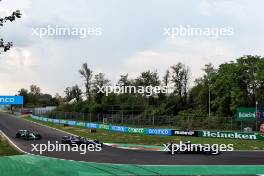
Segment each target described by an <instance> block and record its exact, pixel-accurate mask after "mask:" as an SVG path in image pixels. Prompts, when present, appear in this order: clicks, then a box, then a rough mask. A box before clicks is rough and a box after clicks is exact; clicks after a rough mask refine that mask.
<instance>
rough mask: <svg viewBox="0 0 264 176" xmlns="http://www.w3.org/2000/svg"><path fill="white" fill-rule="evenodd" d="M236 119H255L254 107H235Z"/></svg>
mask: <svg viewBox="0 0 264 176" xmlns="http://www.w3.org/2000/svg"><path fill="white" fill-rule="evenodd" d="M236 120H237V121H256V108H237V111H236Z"/></svg>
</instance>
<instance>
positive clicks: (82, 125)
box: [76, 122, 85, 127]
mask: <svg viewBox="0 0 264 176" xmlns="http://www.w3.org/2000/svg"><path fill="white" fill-rule="evenodd" d="M76 126H81V127H85V122H76Z"/></svg>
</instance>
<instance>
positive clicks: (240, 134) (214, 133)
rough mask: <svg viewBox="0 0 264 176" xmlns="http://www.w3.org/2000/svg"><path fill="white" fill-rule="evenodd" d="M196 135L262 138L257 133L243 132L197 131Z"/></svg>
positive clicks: (249, 138)
mask: <svg viewBox="0 0 264 176" xmlns="http://www.w3.org/2000/svg"><path fill="white" fill-rule="evenodd" d="M198 136H199V137H211V138H228V139H248V140H263V137H262V136H261V135H259V134H258V133H243V132H225V131H198Z"/></svg>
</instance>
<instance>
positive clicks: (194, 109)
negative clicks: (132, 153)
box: [19, 55, 264, 129]
mask: <svg viewBox="0 0 264 176" xmlns="http://www.w3.org/2000/svg"><path fill="white" fill-rule="evenodd" d="M263 68H264V58H262V57H260V56H251V55H248V56H243V57H241V58H238V59H237V60H236V61H231V62H228V63H223V64H221V65H219V67H218V68H217V69H215V68H214V66H213V65H212V64H207V65H205V67H204V68H203V71H204V75H202V76H201V77H200V78H197V79H196V80H195V82H194V85H193V86H192V87H190V86H189V85H190V76H189V74H190V69H189V67H188V66H185V65H184V64H182V63H178V64H176V65H173V66H171V67H170V68H169V69H168V70H167V71H166V72H165V74H164V75H161V76H160V75H158V73H157V71H156V70H152V71H151V70H147V71H145V72H142V73H140V75H139V76H138V77H136V78H133V79H132V78H129V75H128V74H124V75H121V76H120V79H119V81H118V82H117V85H119V86H128V85H132V86H144V87H146V86H150V85H151V86H168V87H169V88H170V91H169V92H168V93H158V94H153V95H151V96H147V95H146V94H144V93H132V94H131V93H120V94H117V93H110V94H109V95H108V96H106V94H105V93H102V92H99V93H98V86H100V87H102V86H107V85H113V84H111V82H110V80H109V79H107V78H106V76H105V74H103V73H98V74H95V75H93V71H92V70H91V69H90V68H88V64H87V63H85V64H83V66H82V67H81V69H80V70H79V73H80V74H81V76H82V78H83V80H84V85H85V90H84V91H82V90H81V88H79V86H78V85H74V86H72V87H67V88H66V89H65V94H66V96H65V97H64V98H61V97H60V96H59V95H57V96H56V97H51V96H50V95H48V94H41V93H40V90H39V88H38V87H36V86H31V89H30V92H27V90H25V89H21V90H20V91H19V94H20V95H23V96H24V97H25V101H26V105H28V106H29V105H34V106H38V105H44V106H45V105H58V104H59V106H58V107H57V109H56V111H63V112H79V113H93V114H97V113H100V114H111V116H112V117H113V114H119V117H118V118H121V116H120V114H122V118H123V115H124V117H125V116H126V115H131V114H132V117H133V120H134V121H137V123H138V124H142V125H147V124H153V125H154V121H152V118H153V117H155V125H174V126H181V127H182V128H207V127H210V128H219V129H232V124H231V126H230V125H229V124H230V122H231V121H234V120H232V119H231V118H229V117H234V114H235V111H236V108H237V107H254V106H255V103H256V101H257V102H258V107H263V104H264V70H263ZM83 92H84V93H83ZM209 92H210V102H211V103H210V111H211V118H210V119H209V118H208V110H209ZM63 116H64V115H63ZM79 116H80V115H78V114H77V118H78V117H79ZM95 117H96V115H95ZM96 118H97V117H96ZM125 118H126V117H125ZM125 120H126V119H125ZM120 121H121V120H120ZM122 121H123V119H122ZM113 122H114V119H113ZM129 123H130V122H129ZM231 123H232V122H231ZM210 124H211V125H210ZM207 125H208V126H207ZM212 125H214V126H212ZM233 125H234V126H233V127H235V128H240V124H233ZM245 125H246V124H245Z"/></svg>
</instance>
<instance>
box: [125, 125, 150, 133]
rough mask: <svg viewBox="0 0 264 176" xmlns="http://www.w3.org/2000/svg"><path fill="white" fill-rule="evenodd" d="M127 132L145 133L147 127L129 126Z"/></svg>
mask: <svg viewBox="0 0 264 176" xmlns="http://www.w3.org/2000/svg"><path fill="white" fill-rule="evenodd" d="M127 132H129V133H140V134H145V133H146V129H145V128H131V127H128V128H127Z"/></svg>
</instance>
